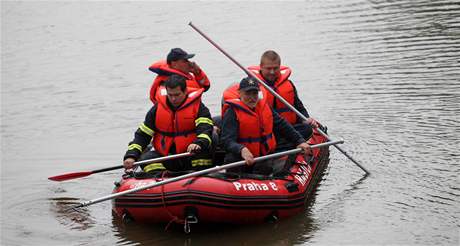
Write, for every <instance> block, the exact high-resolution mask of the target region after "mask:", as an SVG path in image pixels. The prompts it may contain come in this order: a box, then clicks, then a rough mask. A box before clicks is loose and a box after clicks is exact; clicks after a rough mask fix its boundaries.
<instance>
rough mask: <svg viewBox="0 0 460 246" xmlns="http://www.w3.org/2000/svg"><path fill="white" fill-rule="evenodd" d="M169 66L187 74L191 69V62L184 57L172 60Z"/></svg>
mask: <svg viewBox="0 0 460 246" xmlns="http://www.w3.org/2000/svg"><path fill="white" fill-rule="evenodd" d="M170 66H171V68H174V69H176V70H179V71H181V72H183V73H185V74H188V73H189V72H190V71H192V66H191V62H190V61H189V60H185V59H181V60H177V61H172V62H171V65H170Z"/></svg>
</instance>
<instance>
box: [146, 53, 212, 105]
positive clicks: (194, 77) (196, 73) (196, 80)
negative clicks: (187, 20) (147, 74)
mask: <svg viewBox="0 0 460 246" xmlns="http://www.w3.org/2000/svg"><path fill="white" fill-rule="evenodd" d="M194 56H195V54H188V53H187V52H185V51H184V50H182V49H181V48H174V49H171V51H170V52H169V53H168V56H167V57H166V61H165V60H160V61H158V62H155V63H153V64H152V65H151V66H150V67H149V70H150V71H152V72H154V73H156V74H158V75H157V76H156V77H155V79H154V80H153V83H152V86H151V87H150V100H151V101H152V102H153V103H155V102H156V101H157V100H156V98H155V97H156V96H157V94H158V91H159V89H158V88H159V87H160V86H161V85H162V84H163V83H164V81H165V80H166V79H167V78H168V77H169V76H171V75H173V74H177V75H180V76H182V77H184V78H185V80H186V84H187V87H190V88H203V89H204V91H207V90H208V89H209V87H210V82H209V79H208V77H207V76H206V74H205V73H204V72H203V70H201V68H200V67H199V66H198V65H197V64H196V63H195V62H191V61H189V59H190V58H192V57H194Z"/></svg>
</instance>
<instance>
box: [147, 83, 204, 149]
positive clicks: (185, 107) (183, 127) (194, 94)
mask: <svg viewBox="0 0 460 246" xmlns="http://www.w3.org/2000/svg"><path fill="white" fill-rule="evenodd" d="M187 90H188V89H187ZM203 91H204V90H203V89H199V90H195V91H189V90H188V91H187V98H186V99H185V102H184V103H183V104H182V105H181V106H180V107H179V108H178V109H176V111H172V110H171V109H170V107H169V106H168V104H167V95H166V89H164V88H163V89H160V93H159V96H158V97H157V98H158V102H157V103H158V106H157V111H156V115H155V129H154V132H155V133H154V135H153V139H152V145H153V146H154V147H155V150H156V151H158V153H160V154H162V155H167V154H169V150H170V148H171V146H172V144H173V143H174V144H175V145H176V153H182V152H185V151H186V150H187V147H188V145H189V144H191V143H192V142H193V141H194V140H195V139H196V133H195V128H196V127H195V126H196V125H195V120H196V118H197V116H198V110H199V108H200V103H201V95H202V94H203Z"/></svg>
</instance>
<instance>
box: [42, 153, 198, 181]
mask: <svg viewBox="0 0 460 246" xmlns="http://www.w3.org/2000/svg"><path fill="white" fill-rule="evenodd" d="M191 155H193V154H192V153H189V152H185V153H180V154H176V155H168V156H162V157H158V158H153V159H148V160H143V161H138V162H134V165H142V164H149V163H154V162H161V161H166V160H172V159H177V158H181V157H186V156H191ZM123 167H124V166H123V165H119V166H113V167H107V168H101V169H96V170H93V171H86V172H74V173H66V174H61V175H56V176H52V177H49V178H48V179H49V180H53V181H65V180H69V179H76V178H82V177H86V176H89V175H91V174H95V173H101V172H107V171H111V170H115V169H120V168H123Z"/></svg>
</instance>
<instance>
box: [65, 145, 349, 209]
mask: <svg viewBox="0 0 460 246" xmlns="http://www.w3.org/2000/svg"><path fill="white" fill-rule="evenodd" d="M343 142H344V141H343V140H338V141H332V142H326V143H320V144H315V145H312V146H311V148H312V149H315V148H321V147H325V146H329V145H333V144H341V143H343ZM301 151H302V149H300V148H299V149H291V150H287V151H283V152H278V153H274V154H271V155H266V156H261V157H256V158H254V162H259V161H264V160H268V159H272V158H277V157H280V156H283V155H291V154H296V153H299V152H301ZM245 164H246V162H245V161H237V162H233V163H230V164H226V165H223V166H215V167H212V168H209V169H205V170H201V171H197V172H193V173H189V174H185V175H181V176H178V177H174V178H170V179H166V180H163V181H160V182H152V183H151V184H148V185H144V186H140V187H137V188H134V189H130V190H125V191H122V192H118V193H114V194H111V195H108V196H104V197H100V198H96V199H93V200H89V201H86V202H82V203H80V204H79V205H77V206H74V207H72V208H71V209H76V208H81V207H86V206H89V205H92V204H95V203H99V202H103V201H107V200H110V199H113V198H116V197H119V196H123V195H126V194H130V193H134V192H138V191H142V190H146V189H150V188H153V187H156V186H160V185H165V184H169V183H172V182H176V181H179V180H182V179H186V178H191V177H196V176H201V175H203V174H208V173H213V172H217V171H220V170H224V169H228V168H232V167H237V166H243V165H245Z"/></svg>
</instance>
